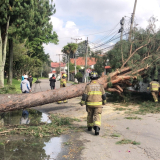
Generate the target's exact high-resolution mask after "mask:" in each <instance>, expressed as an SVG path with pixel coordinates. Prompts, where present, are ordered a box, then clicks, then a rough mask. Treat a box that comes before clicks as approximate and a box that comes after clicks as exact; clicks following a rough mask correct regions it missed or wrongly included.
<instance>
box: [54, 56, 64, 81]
mask: <svg viewBox="0 0 160 160" xmlns="http://www.w3.org/2000/svg"><path fill="white" fill-rule="evenodd" d="M61 55H63V54H56V56H59V70H60V71H59V73H60V78H61V62H60V56H61Z"/></svg>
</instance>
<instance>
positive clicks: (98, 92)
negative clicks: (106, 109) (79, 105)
mask: <svg viewBox="0 0 160 160" xmlns="http://www.w3.org/2000/svg"><path fill="white" fill-rule="evenodd" d="M93 94H97V95H102V92H101V91H91V92H88V95H93Z"/></svg>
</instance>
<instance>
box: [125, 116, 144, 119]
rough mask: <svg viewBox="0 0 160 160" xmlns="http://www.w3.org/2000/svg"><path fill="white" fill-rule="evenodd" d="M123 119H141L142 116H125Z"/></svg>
mask: <svg viewBox="0 0 160 160" xmlns="http://www.w3.org/2000/svg"><path fill="white" fill-rule="evenodd" d="M125 119H142V118H140V117H137V116H135V117H125Z"/></svg>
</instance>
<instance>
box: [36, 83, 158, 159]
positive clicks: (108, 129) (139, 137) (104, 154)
mask: <svg viewBox="0 0 160 160" xmlns="http://www.w3.org/2000/svg"><path fill="white" fill-rule="evenodd" d="M56 85H57V88H58V85H59V82H57V84H56ZM69 85H70V84H69ZM41 86H42V88H43V90H47V89H49V87H48V86H49V83H48V81H47V80H43V81H42V83H41ZM79 102H80V97H77V98H73V99H70V100H69V103H67V104H57V103H52V104H47V105H44V106H40V107H35V109H38V110H41V111H43V112H47V113H57V114H62V115H65V116H68V117H76V118H79V119H80V120H81V121H80V122H75V126H76V127H77V128H82V131H81V132H78V133H73V135H72V136H73V137H74V140H73V138H72V139H71V140H70V141H72V145H71V146H69V147H70V148H69V150H70V152H69V153H68V157H69V158H66V157H67V155H65V158H63V157H61V158H58V159H59V160H63V159H76V160H78V159H81V160H160V150H159V148H160V114H147V115H127V114H126V113H125V112H124V111H115V108H118V107H122V106H120V104H116V105H114V104H111V103H108V104H107V105H106V106H104V108H103V114H102V127H101V130H100V135H99V136H95V135H94V132H93V131H92V132H88V131H87V129H86V116H87V114H86V111H85V107H81V106H80V105H79ZM134 108H135V106H130V108H128V109H134ZM126 116H138V117H140V118H141V119H135V120H133V119H132V120H129V119H125V117H126ZM112 134H119V135H120V137H112V136H111V135H112ZM75 135H76V136H75ZM122 139H129V140H132V141H136V142H140V145H133V144H125V145H124V144H123V145H117V144H116V142H117V141H120V140H122ZM77 141H78V142H81V143H82V144H83V150H78V149H76V150H78V151H77V152H75V153H76V155H74V154H73V155H74V156H72V157H70V156H69V154H70V153H71V151H73V150H75V148H76V147H78V146H77V143H76V142H77ZM73 157H74V158H73ZM75 157H76V158H75Z"/></svg>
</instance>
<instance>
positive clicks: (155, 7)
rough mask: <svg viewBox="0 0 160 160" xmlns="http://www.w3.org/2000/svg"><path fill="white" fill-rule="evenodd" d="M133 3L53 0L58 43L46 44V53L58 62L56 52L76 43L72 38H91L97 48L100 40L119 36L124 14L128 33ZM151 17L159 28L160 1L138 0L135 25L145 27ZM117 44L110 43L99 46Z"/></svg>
mask: <svg viewBox="0 0 160 160" xmlns="http://www.w3.org/2000/svg"><path fill="white" fill-rule="evenodd" d="M134 2H135V0H112V1H111V0H98V1H97V0H54V2H53V3H55V5H56V13H55V14H54V15H53V16H51V21H52V24H53V31H55V32H56V33H57V34H58V37H59V43H58V45H54V44H48V45H44V49H45V53H46V54H47V53H49V55H50V57H51V60H52V61H53V62H59V56H57V55H56V54H62V53H61V50H62V48H63V46H65V45H67V43H70V42H75V40H73V39H71V38H74V39H75V38H82V40H86V39H87V37H88V39H89V42H90V46H91V47H94V45H95V44H96V45H98V44H97V43H98V42H100V43H103V42H102V40H104V42H105V41H107V40H108V39H110V38H111V37H112V36H114V35H115V37H118V36H119V34H118V30H119V29H120V23H119V21H120V20H121V19H122V17H125V27H124V30H125V32H124V34H125V33H126V32H127V29H128V28H129V25H130V17H131V14H132V13H133V7H134ZM151 16H154V17H155V18H156V19H157V22H156V26H157V29H158V28H160V0H137V6H136V13H135V25H137V27H138V28H146V27H147V25H148V20H149V18H150V17H151ZM123 38H125V36H124V37H123ZM115 41H116V40H115ZM78 42H80V40H79V41H78ZM114 43H115V42H108V43H107V45H106V46H101V47H100V48H98V49H104V48H105V47H106V48H107V47H109V46H110V45H113V44H114ZM96 45H95V46H96ZM98 46H99V45H98Z"/></svg>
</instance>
